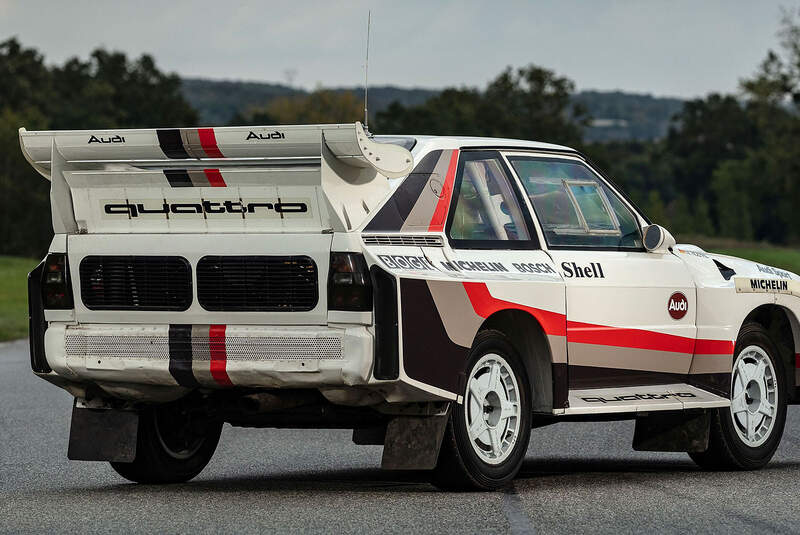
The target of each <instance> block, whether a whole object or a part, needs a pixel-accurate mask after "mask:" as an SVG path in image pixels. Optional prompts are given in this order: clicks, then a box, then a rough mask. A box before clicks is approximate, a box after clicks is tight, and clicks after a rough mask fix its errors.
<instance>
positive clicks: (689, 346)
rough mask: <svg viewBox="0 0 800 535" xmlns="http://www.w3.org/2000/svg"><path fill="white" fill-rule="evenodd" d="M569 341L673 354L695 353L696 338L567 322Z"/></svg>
mask: <svg viewBox="0 0 800 535" xmlns="http://www.w3.org/2000/svg"><path fill="white" fill-rule="evenodd" d="M567 341H568V342H574V343H579V344H594V345H602V346H612V347H627V348H632V349H650V350H653V351H668V352H672V353H687V354H690V355H691V354H692V353H693V352H694V343H695V340H694V338H686V337H684V336H676V335H674V334H664V333H659V332H654V331H644V330H641V329H626V328H621V327H607V326H604V325H592V324H591V323H580V322H577V321H568V322H567Z"/></svg>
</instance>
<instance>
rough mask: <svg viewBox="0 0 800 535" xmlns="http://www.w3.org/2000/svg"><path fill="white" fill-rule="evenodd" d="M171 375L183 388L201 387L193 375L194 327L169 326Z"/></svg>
mask: <svg viewBox="0 0 800 535" xmlns="http://www.w3.org/2000/svg"><path fill="white" fill-rule="evenodd" d="M169 373H170V374H171V375H172V377H174V378H175V380H176V381H177V382H178V384H179V385H181V386H192V387H193V386H199V383H198V382H197V379H195V378H194V375H193V374H192V326H191V325H170V326H169Z"/></svg>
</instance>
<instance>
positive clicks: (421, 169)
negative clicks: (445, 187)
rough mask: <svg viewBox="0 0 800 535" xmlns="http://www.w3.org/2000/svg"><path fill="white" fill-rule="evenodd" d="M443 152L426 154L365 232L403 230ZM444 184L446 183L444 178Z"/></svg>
mask: <svg viewBox="0 0 800 535" xmlns="http://www.w3.org/2000/svg"><path fill="white" fill-rule="evenodd" d="M442 152H443V151H441V150H435V151H431V152H430V153H428V154H426V155H425V157H424V158H422V160H421V161H420V162H419V164H417V166H416V167H414V170H413V171H411V173H410V174H409V175H408V177H407V178H406V179H405V180H403V183H402V184H400V185H399V186H398V187H397V189H396V190H395V192H394V193H393V194H392V198H391V199H389V200H388V201H386V204H384V205H383V207H382V208H381V209H380V211H378V213H377V214H375V217H374V218H372V221H370V222H369V224H368V225H367V228H365V229H364V230H367V231H392V230H401V228H402V226H403V223H405V222H406V219H408V214H410V213H411V210H412V209H413V208H414V205H415V204H417V200H418V199H419V196H420V195H422V192H423V190H424V189H425V185H426V184H427V183H428V180H430V178H431V175H432V174H433V171H434V170H435V169H436V165H437V164H438V163H439V157H440V156H441V155H442ZM442 182H444V177H442Z"/></svg>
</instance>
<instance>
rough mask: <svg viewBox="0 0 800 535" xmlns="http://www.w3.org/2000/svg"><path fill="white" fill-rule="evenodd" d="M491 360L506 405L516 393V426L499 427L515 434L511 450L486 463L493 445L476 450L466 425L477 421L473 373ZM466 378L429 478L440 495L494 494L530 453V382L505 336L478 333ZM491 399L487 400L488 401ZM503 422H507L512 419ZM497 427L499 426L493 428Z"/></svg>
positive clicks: (497, 332) (453, 406)
mask: <svg viewBox="0 0 800 535" xmlns="http://www.w3.org/2000/svg"><path fill="white" fill-rule="evenodd" d="M495 357H499V358H495ZM487 359H488V360H487ZM493 361H494V362H496V363H497V364H499V365H500V366H501V367H500V368H499V369H501V370H503V374H504V379H505V383H506V384H507V385H508V386H503V387H502V389H501V390H503V392H502V393H504V394H506V395H507V396H508V398H507V400H506V401H505V403H506V404H507V405H508V404H509V403H510V402H509V401H508V400H510V399H511V397H512V396H511V394H512V390H515V391H516V404H517V409H516V419H517V421H516V423H515V424H514V425H513V426H512V425H510V424H506V425H505V427H503V429H504V432H505V433H506V435H505V436H507V437H511V436H512V431H513V445H509V447H508V449H507V450H506V451H504V452H502V453H501V454H500V455H498V456H496V458H495V459H489V458H488V457H487V455H490V454H492V452H493V451H494V448H493V446H492V447H489V446H485V447H486V449H487V450H489V451H487V452H484V451H483V450H482V449H480V448H478V447H477V446H476V445H475V444H476V443H477V444H478V445H480V444H481V441H480V440H476V439H475V438H474V435H473V437H471V436H470V432H471V431H470V429H469V426H468V425H467V421H468V419H470V418H471V417H472V418H473V420H474V418H475V411H474V410H473V411H470V403H472V407H473V409H474V407H475V403H476V402H475V399H474V398H470V396H471V394H470V376H471V375H472V374H473V373H475V372H476V366H481V365H483V364H484V363H486V362H490V363H491V362H493ZM466 373H467V375H466V381H465V386H464V392H462V394H463V396H464V402H463V403H462V404H456V403H453V404H452V406H451V410H450V417H449V419H448V423H447V427H446V429H445V434H444V439H443V441H442V447H441V450H440V453H439V459H438V463H437V466H436V468H435V469H434V471H433V473H432V483H433V484H434V485H435V486H437V487H439V488H440V489H443V490H457V491H465V490H497V489H500V488H503V487H506V486H508V485H510V484H511V482H512V481H513V479H514V477H515V476H516V475H517V473H518V472H519V469H520V467H521V466H522V462H523V460H524V459H525V452H526V451H527V449H528V442H529V440H530V431H531V413H532V410H531V401H530V397H531V392H530V384H529V380H528V377H527V374H526V373H525V366H524V365H523V363H522V359H521V358H520V356H519V354H518V353H517V351H516V350H515V349H514V347H513V346H512V345H511V343H510V342H509V340H508V338H507V337H506V336H505V335H504V334H503V333H501V332H499V331H495V330H487V331H482V332H480V333H478V336H477V337H476V339H475V343H474V345H473V348H472V350H471V352H470V355H469V359H468V361H467V365H466ZM484 373H490V372H484ZM511 374H513V379H512V378H511ZM482 377H483V376H482ZM484 380H486V379H484ZM512 386H513V388H512ZM489 397H490V396H489V395H487V399H488V398H489ZM488 408H489V407H487V409H488ZM493 411H494V409H492V410H490V411H489V412H488V413H487V414H488V415H489V416H488V417H487V419H488V418H489V417H491V415H492V412H493ZM473 420H471V421H473ZM506 421H507V422H510V421H511V419H510V418H509V419H507V420H506ZM495 423H498V422H495ZM498 427H499V425H498V426H496V427H495V428H494V429H497V428H498ZM489 432H491V430H488V429H487V431H486V433H489ZM509 442H510V440H509ZM492 444H494V442H492ZM500 449H501V448H498V450H500ZM478 452H481V453H478Z"/></svg>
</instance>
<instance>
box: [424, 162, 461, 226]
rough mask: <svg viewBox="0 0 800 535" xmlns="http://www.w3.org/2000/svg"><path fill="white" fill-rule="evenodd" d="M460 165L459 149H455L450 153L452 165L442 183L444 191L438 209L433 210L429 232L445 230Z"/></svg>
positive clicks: (437, 205)
mask: <svg viewBox="0 0 800 535" xmlns="http://www.w3.org/2000/svg"><path fill="white" fill-rule="evenodd" d="M457 167H458V149H455V150H454V151H453V152H452V154H451V155H450V165H449V166H448V167H447V175H445V178H444V184H443V185H442V193H441V195H440V196H439V202H437V203H436V209H435V210H434V211H433V217H432V218H431V224H430V225H429V226H428V232H442V231H443V230H444V223H445V221H446V219H447V208H448V207H449V206H450V197H451V196H452V194H453V182H455V178H456V168H457Z"/></svg>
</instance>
